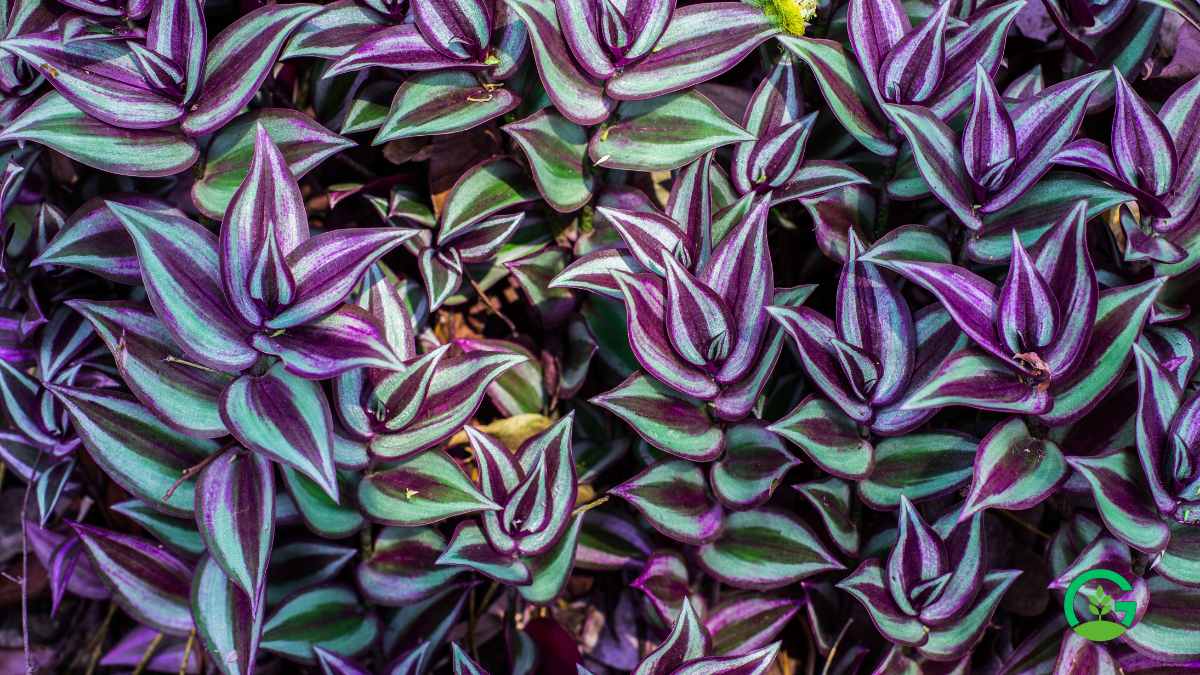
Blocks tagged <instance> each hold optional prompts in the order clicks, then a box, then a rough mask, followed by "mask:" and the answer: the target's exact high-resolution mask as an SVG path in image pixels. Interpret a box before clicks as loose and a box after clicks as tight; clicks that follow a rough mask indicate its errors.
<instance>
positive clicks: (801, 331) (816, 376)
mask: <svg viewBox="0 0 1200 675" xmlns="http://www.w3.org/2000/svg"><path fill="white" fill-rule="evenodd" d="M767 312H768V313H769V314H770V315H771V317H772V318H774V319H775V320H776V321H777V322H779V324H780V325H781V326H782V327H783V329H784V330H785V331H787V334H788V335H789V336H791V338H792V340H793V341H794V342H795V344H796V347H797V353H798V354H799V356H800V363H801V365H803V366H804V372H805V373H806V374H807V375H808V377H809V378H810V379H811V380H812V381H813V384H814V385H815V386H816V387H817V388H818V389H819V390H820V391H821V392H823V393H824V394H825V395H826V396H828V397H829V398H830V400H832V401H833V403H834V404H836V405H837V407H838V408H840V409H841V410H842V412H844V413H845V414H846V415H848V416H849V417H850V418H851V419H852V420H853V421H855V422H867V421H868V420H870V419H871V408H870V406H868V405H867V404H866V402H864V401H863V400H861V399H860V398H859V397H858V395H856V394H855V393H854V392H853V391H852V390H851V389H850V386H849V383H848V382H847V380H846V378H845V373H844V371H843V370H842V367H841V364H840V363H839V362H838V360H837V355H836V353H835V351H834V349H833V341H834V340H836V339H838V337H837V330H836V328H835V327H834V324H833V322H832V321H830V320H829V319H827V318H825V317H824V316H821V315H820V314H819V313H817V312H816V311H814V310H812V309H809V308H807V307H769V308H767ZM819 435H823V434H819Z"/></svg>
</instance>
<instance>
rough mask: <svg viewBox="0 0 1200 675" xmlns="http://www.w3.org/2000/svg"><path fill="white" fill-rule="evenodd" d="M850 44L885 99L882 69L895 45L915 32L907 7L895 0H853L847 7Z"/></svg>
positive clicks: (876, 92)
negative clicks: (881, 75) (906, 12)
mask: <svg viewBox="0 0 1200 675" xmlns="http://www.w3.org/2000/svg"><path fill="white" fill-rule="evenodd" d="M846 26H847V31H846V32H847V33H848V34H849V38H850V46H851V47H852V48H853V49H854V54H855V56H857V57H858V62H859V64H861V65H862V67H863V75H864V76H865V77H866V80H867V82H868V83H869V84H870V87H871V91H872V92H873V93H874V95H875V97H876V99H877V100H879V101H882V100H883V87H882V86H881V84H880V69H881V67H882V66H883V62H884V59H886V58H887V55H888V53H889V52H891V51H892V48H893V47H895V46H896V44H897V43H899V42H900V40H902V39H903V38H904V36H905V35H906V34H908V33H909V32H910V31H912V24H911V23H910V22H909V19H908V15H907V14H905V12H904V8H903V7H902V6H901V5H900V3H899V2H897V1H896V0H852V2H850V3H849V4H848V5H847V7H846Z"/></svg>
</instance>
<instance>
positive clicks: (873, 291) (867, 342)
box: [835, 232, 917, 406]
mask: <svg viewBox="0 0 1200 675" xmlns="http://www.w3.org/2000/svg"><path fill="white" fill-rule="evenodd" d="M860 255H862V242H861V241H859V239H858V236H857V235H855V234H854V233H853V232H851V233H850V235H849V243H848V249H847V257H846V265H845V267H843V268H842V275H841V278H840V279H839V281H838V291H837V302H838V307H837V324H838V335H839V336H840V337H841V339H843V340H845V341H846V342H847V343H849V344H851V345H853V346H855V347H858V348H859V349H861V350H863V351H864V352H865V353H866V354H867V355H868V356H869V357H870V358H871V359H872V360H874V362H875V363H877V364H878V368H879V372H878V379H877V380H875V381H873V382H871V383H870V387H871V391H870V401H871V405H873V406H885V405H888V404H889V403H892V402H893V401H895V400H896V399H897V398H899V397H900V396H901V395H902V394H903V393H904V390H905V388H906V387H907V385H908V378H909V375H910V374H911V373H912V369H913V363H914V361H915V352H916V338H917V336H916V332H915V329H914V328H913V321H912V314H911V312H909V309H908V304H907V303H905V301H904V298H903V297H901V296H900V293H899V291H897V290H896V288H895V286H894V285H893V284H892V283H891V282H890V281H889V280H888V279H886V278H884V276H883V274H882V272H880V271H879V270H878V269H877V268H876V267H875V265H873V264H871V263H864V262H860V261H859V260H858V258H859V256H860ZM835 344H836V343H835ZM864 393H866V392H864Z"/></svg>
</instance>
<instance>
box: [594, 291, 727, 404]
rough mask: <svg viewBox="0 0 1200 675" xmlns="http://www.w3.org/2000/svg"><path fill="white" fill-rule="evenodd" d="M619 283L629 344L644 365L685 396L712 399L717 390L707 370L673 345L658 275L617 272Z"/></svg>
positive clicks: (660, 379) (652, 373)
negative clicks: (666, 322)
mask: <svg viewBox="0 0 1200 675" xmlns="http://www.w3.org/2000/svg"><path fill="white" fill-rule="evenodd" d="M616 280H617V284H618V286H619V287H620V289H621V293H622V295H623V296H624V298H625V307H626V310H627V311H628V312H629V319H628V323H627V327H628V333H629V346H630V348H631V349H632V350H633V353H634V355H635V356H637V359H638V361H639V362H640V363H641V364H642V367H643V368H645V369H646V370H647V371H649V372H650V374H651V375H653V376H654V377H655V378H657V379H658V380H659V381H660V382H663V383H665V384H667V385H669V386H671V387H672V388H674V389H675V390H677V391H679V392H680V393H682V394H684V395H685V396H690V397H694V398H700V399H711V398H713V397H714V396H716V394H717V392H718V387H717V384H716V383H715V382H714V381H713V378H712V376H710V375H709V374H708V373H706V372H704V371H702V370H699V369H697V368H694V367H692V366H690V365H688V364H687V363H686V362H685V361H683V360H682V358H681V357H680V356H679V355H677V354H676V352H675V351H674V350H673V349H672V348H671V341H670V338H669V336H668V335H667V333H666V327H665V321H666V318H667V317H666V311H667V307H666V297H665V293H664V292H663V283H662V281H661V280H660V279H658V278H657V277H655V276H652V275H648V274H638V275H636V276H631V275H625V274H617V275H616Z"/></svg>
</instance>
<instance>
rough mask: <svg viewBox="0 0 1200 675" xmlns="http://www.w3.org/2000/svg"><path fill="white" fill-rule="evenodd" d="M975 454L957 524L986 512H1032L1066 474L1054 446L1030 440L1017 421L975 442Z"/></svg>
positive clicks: (1013, 418)
mask: <svg viewBox="0 0 1200 675" xmlns="http://www.w3.org/2000/svg"><path fill="white" fill-rule="evenodd" d="M979 450H980V451H979V453H978V454H977V455H976V456H975V472H974V478H973V479H972V481H971V490H970V492H968V493H967V499H966V503H965V504H964V505H963V509H962V511H961V512H960V513H959V516H958V520H959V522H962V521H964V520H966V519H967V518H969V517H970V516H971V515H972V514H975V513H978V512H980V511H982V510H984V509H989V508H993V509H996V508H998V509H1005V510H1009V511H1023V510H1025V509H1030V508H1033V507H1034V506H1036V505H1037V504H1039V503H1041V502H1042V501H1044V500H1045V499H1047V498H1048V497H1050V495H1051V494H1053V492H1054V491H1055V490H1056V489H1057V488H1058V486H1059V485H1061V484H1062V482H1063V481H1065V480H1066V479H1067V474H1068V473H1069V469H1068V467H1067V463H1066V461H1065V459H1064V458H1063V454H1062V451H1061V450H1059V448H1058V446H1057V445H1055V444H1054V443H1053V442H1051V441H1047V440H1043V439H1040V438H1035V437H1033V436H1031V435H1030V432H1029V428H1028V427H1027V426H1026V425H1025V422H1024V421H1023V420H1022V419H1021V418H1019V417H1011V418H1009V419H1007V420H1005V421H1004V422H1001V423H1000V424H998V425H996V427H995V428H993V429H992V430H991V431H990V432H989V433H988V435H987V436H984V438H983V440H982V441H980V442H979Z"/></svg>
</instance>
